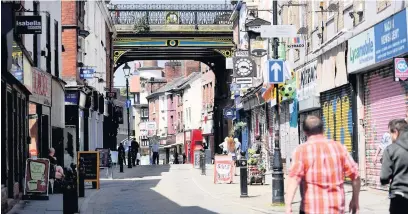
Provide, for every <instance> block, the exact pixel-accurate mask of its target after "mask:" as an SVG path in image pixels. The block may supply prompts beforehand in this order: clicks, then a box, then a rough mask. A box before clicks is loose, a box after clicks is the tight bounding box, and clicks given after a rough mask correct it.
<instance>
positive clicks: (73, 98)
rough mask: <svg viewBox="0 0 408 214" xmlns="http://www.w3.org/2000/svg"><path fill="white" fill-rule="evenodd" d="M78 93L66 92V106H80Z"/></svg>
mask: <svg viewBox="0 0 408 214" xmlns="http://www.w3.org/2000/svg"><path fill="white" fill-rule="evenodd" d="M78 100H79V99H78V91H66V92H65V105H78Z"/></svg>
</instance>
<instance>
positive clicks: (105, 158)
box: [96, 148, 110, 167]
mask: <svg viewBox="0 0 408 214" xmlns="http://www.w3.org/2000/svg"><path fill="white" fill-rule="evenodd" d="M96 151H99V167H109V153H110V149H102V148H96Z"/></svg>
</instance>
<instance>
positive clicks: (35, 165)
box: [24, 158, 50, 195]
mask: <svg viewBox="0 0 408 214" xmlns="http://www.w3.org/2000/svg"><path fill="white" fill-rule="evenodd" d="M49 174H50V161H49V160H48V159H46V158H37V159H33V158H28V159H27V161H26V170H25V181H26V182H25V188H24V190H25V193H42V194H47V195H48V180H49Z"/></svg>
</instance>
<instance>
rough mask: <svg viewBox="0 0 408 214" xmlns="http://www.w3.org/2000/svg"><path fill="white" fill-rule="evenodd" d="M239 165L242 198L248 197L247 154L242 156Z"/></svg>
mask: <svg viewBox="0 0 408 214" xmlns="http://www.w3.org/2000/svg"><path fill="white" fill-rule="evenodd" d="M238 165H239V167H240V171H239V181H240V186H241V188H240V189H241V196H240V197H241V198H245V197H248V171H247V169H248V162H247V160H246V159H245V156H242V157H241V159H240V160H239V161H238Z"/></svg>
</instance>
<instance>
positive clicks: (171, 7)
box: [108, 4, 234, 11]
mask: <svg viewBox="0 0 408 214" xmlns="http://www.w3.org/2000/svg"><path fill="white" fill-rule="evenodd" d="M108 9H109V10H111V11H112V10H115V11H136V10H139V11H146V10H151V11H154V10H156V11H157V10H160V11H163V10H167V11H182V10H184V11H185V10H201V11H208V10H225V11H232V10H233V9H234V6H233V5H231V4H109V5H108Z"/></svg>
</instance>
